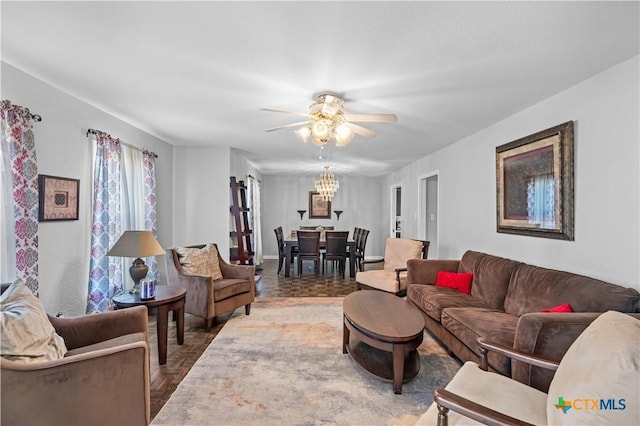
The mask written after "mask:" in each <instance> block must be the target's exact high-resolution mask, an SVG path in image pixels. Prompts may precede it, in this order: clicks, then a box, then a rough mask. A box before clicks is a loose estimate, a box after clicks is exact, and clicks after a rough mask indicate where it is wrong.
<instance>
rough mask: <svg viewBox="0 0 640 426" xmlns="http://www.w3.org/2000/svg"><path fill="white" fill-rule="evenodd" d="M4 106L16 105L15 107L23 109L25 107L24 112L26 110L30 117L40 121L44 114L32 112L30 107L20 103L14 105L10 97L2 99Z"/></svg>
mask: <svg viewBox="0 0 640 426" xmlns="http://www.w3.org/2000/svg"><path fill="white" fill-rule="evenodd" d="M2 106H3V107H10V106H14V107H17V108H21V109H23V110H24V112H26V113H27V114H29V117H31V119H32V120H33V121H36V122H38V123H39V122H41V121H42V116H41V115H40V114H31V111H29V108H25V107H21V106H19V105H12V104H11V101H10V100H9V99H4V100H3V101H2Z"/></svg>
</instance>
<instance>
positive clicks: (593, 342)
mask: <svg viewBox="0 0 640 426" xmlns="http://www.w3.org/2000/svg"><path fill="white" fill-rule="evenodd" d="M638 342H640V320H638V319H637V318H634V317H632V316H630V315H627V314H623V313H621V312H616V311H609V312H605V313H603V314H602V315H600V316H599V317H598V318H596V319H595V320H594V321H593V322H592V323H591V324H590V325H589V326H588V327H587V328H586V329H585V330H584V331H583V332H582V333H581V334H580V335H579V336H578V338H577V339H576V340H575V341H574V342H573V344H572V345H571V346H570V347H569V349H568V350H567V352H566V353H565V355H564V357H562V360H561V361H560V365H559V366H558V370H557V371H556V373H555V375H554V376H553V380H552V381H551V385H550V386H549V392H548V395H549V396H548V399H547V419H548V424H550V425H637V424H640V386H638V383H640V362H638V360H640V345H639V344H638Z"/></svg>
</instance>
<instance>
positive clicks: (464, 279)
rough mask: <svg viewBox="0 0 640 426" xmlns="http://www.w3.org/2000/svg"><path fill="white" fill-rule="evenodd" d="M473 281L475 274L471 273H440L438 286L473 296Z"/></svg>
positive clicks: (437, 278)
mask: <svg viewBox="0 0 640 426" xmlns="http://www.w3.org/2000/svg"><path fill="white" fill-rule="evenodd" d="M471 281H473V274H472V273H470V272H461V273H456V272H447V271H438V276H437V277H436V286H439V287H448V288H452V289H454V290H456V291H459V292H460V293H465V294H471Z"/></svg>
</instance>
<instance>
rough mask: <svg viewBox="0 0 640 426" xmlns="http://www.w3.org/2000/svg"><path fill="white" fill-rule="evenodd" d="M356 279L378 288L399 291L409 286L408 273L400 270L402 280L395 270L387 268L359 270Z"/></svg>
mask: <svg viewBox="0 0 640 426" xmlns="http://www.w3.org/2000/svg"><path fill="white" fill-rule="evenodd" d="M356 281H357V282H359V283H360V284H364V285H367V286H369V287H373V288H377V289H378V290H383V291H387V292H390V293H397V292H398V291H400V290H404V289H406V288H407V273H406V272H400V282H398V275H397V274H396V273H395V272H394V271H387V270H385V269H372V270H371V271H363V272H360V271H358V272H357V273H356Z"/></svg>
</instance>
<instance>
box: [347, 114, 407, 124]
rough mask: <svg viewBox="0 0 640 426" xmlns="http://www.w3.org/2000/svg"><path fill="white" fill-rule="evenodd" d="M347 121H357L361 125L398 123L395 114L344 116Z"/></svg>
mask: <svg viewBox="0 0 640 426" xmlns="http://www.w3.org/2000/svg"><path fill="white" fill-rule="evenodd" d="M344 118H345V119H346V120H347V121H357V122H362V123H394V122H396V121H398V117H397V116H396V115H395V114H345V115H344Z"/></svg>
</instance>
